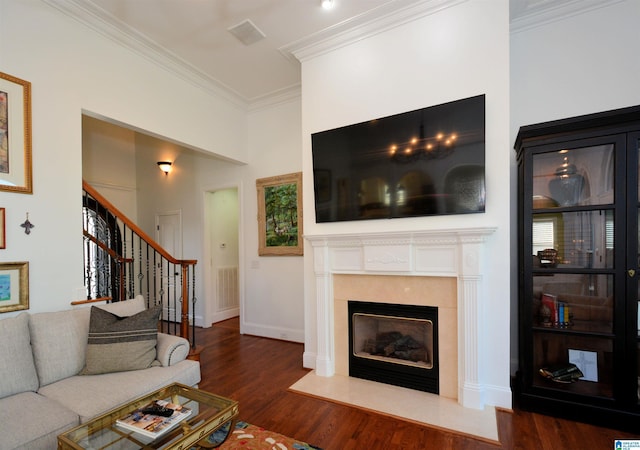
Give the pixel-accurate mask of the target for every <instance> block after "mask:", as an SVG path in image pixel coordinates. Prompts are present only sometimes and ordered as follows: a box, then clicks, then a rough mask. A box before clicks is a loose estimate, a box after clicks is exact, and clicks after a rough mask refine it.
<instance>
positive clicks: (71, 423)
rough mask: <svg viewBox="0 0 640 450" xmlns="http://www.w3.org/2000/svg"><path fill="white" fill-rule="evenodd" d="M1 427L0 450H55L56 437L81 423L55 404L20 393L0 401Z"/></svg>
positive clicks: (48, 400) (31, 394) (33, 394)
mask: <svg viewBox="0 0 640 450" xmlns="http://www.w3.org/2000/svg"><path fill="white" fill-rule="evenodd" d="M0 424H2V430H3V432H2V437H0V450H9V449H11V450H15V449H22V450H33V449H54V448H56V447H57V442H58V435H59V434H60V433H63V432H65V431H66V430H68V429H70V428H73V427H75V426H78V425H79V424H80V420H79V418H78V415H77V414H76V413H75V412H73V411H71V410H69V409H67V408H65V407H64V406H62V405H61V404H60V403H58V402H57V401H55V400H51V399H48V398H47V397H43V396H42V395H38V394H36V393H35V392H23V393H21V394H17V395H12V396H11V397H6V398H3V399H1V400H0Z"/></svg>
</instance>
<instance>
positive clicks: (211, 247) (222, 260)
mask: <svg viewBox="0 0 640 450" xmlns="http://www.w3.org/2000/svg"><path fill="white" fill-rule="evenodd" d="M238 198H239V196H238V187H237V186H232V187H224V188H219V189H214V190H209V191H206V192H205V206H204V211H205V220H204V223H205V230H204V233H205V239H204V242H205V249H204V261H206V265H205V268H204V270H205V277H204V280H205V296H206V299H207V300H206V304H205V307H204V312H205V314H204V323H203V325H202V326H204V327H208V326H211V325H212V324H214V323H216V322H221V321H223V320H227V319H230V318H232V317H237V316H239V315H240V297H241V289H240V286H241V283H240V278H241V271H240V240H239V230H240V228H239V224H240V220H239V216H240V214H239V203H238Z"/></svg>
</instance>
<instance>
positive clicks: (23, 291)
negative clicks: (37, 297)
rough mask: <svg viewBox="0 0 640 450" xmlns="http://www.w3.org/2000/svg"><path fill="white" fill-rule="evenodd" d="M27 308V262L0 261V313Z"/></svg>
mask: <svg viewBox="0 0 640 450" xmlns="http://www.w3.org/2000/svg"><path fill="white" fill-rule="evenodd" d="M21 309H29V263H28V262H10V263H0V313H6V312H10V311H19V310H21Z"/></svg>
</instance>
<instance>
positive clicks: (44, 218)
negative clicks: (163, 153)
mask: <svg viewBox="0 0 640 450" xmlns="http://www.w3.org/2000/svg"><path fill="white" fill-rule="evenodd" d="M0 70H1V71H2V72H5V73H8V74H11V75H13V76H16V77H19V78H22V79H25V80H27V81H30V82H31V83H32V109H33V120H32V136H33V195H25V194H14V193H4V192H3V193H0V204H1V205H2V206H3V207H5V208H6V213H7V235H6V238H7V248H6V249H5V250H0V252H1V257H2V260H3V261H29V263H30V266H29V275H30V310H31V312H38V311H51V310H59V309H66V308H69V307H70V304H69V303H70V301H71V300H74V299H76V298H79V297H78V292H79V288H81V287H82V286H83V279H82V272H83V271H82V228H81V226H82V221H81V189H82V188H81V175H82V159H81V155H82V150H81V148H82V112H83V110H85V111H89V112H91V113H92V114H97V115H102V116H104V117H108V118H112V119H114V120H118V121H121V122H123V123H127V124H130V125H132V126H133V127H136V128H139V129H141V130H146V131H148V132H150V133H153V134H156V135H158V136H169V135H170V136H171V138H172V139H174V140H175V141H177V142H183V143H186V144H188V146H191V147H194V148H200V149H203V150H205V151H212V152H217V153H219V154H222V155H225V156H228V157H232V158H234V159H238V160H246V158H247V145H246V143H247V131H246V130H247V120H246V112H245V111H244V110H243V109H242V108H240V107H238V106H237V105H235V104H231V103H230V102H229V101H225V100H222V99H220V98H218V97H216V96H214V95H213V94H212V93H211V92H209V91H203V89H201V88H196V87H195V86H194V85H192V84H190V83H187V82H185V81H184V80H182V79H181V78H179V77H177V76H175V75H173V74H171V73H169V72H167V71H165V70H163V69H162V68H161V67H160V66H158V65H156V64H153V63H151V62H150V61H149V60H148V59H147V58H144V57H142V56H141V55H139V54H136V53H134V52H132V51H130V50H126V49H124V48H123V47H122V46H120V45H119V44H117V43H115V42H114V41H112V40H110V39H107V38H105V37H103V36H102V35H100V34H98V33H96V32H95V31H91V30H89V29H88V28H87V27H86V26H84V25H82V24H80V23H79V22H77V21H75V20H72V19H70V18H68V17H67V16H65V15H63V14H61V13H60V12H59V11H58V10H56V9H54V8H52V7H51V6H49V5H48V4H47V3H45V2H43V1H40V0H2V1H0ZM154 170H156V171H158V169H157V168H154ZM158 172H159V171H158ZM27 212H29V219H30V221H31V222H33V224H35V226H36V227H35V228H34V229H33V230H32V232H31V234H30V235H28V236H27V235H26V234H25V233H24V231H23V229H22V228H20V226H19V224H20V223H22V222H23V221H24V220H25V217H26V213H27ZM45 249H46V250H45ZM185 256H186V257H189V256H191V255H189V253H188V251H187V249H185Z"/></svg>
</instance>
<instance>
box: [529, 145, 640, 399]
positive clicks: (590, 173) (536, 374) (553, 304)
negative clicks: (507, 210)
mask: <svg viewBox="0 0 640 450" xmlns="http://www.w3.org/2000/svg"><path fill="white" fill-rule="evenodd" d="M545 150H546V151H544V152H539V153H534V154H533V155H532V161H531V164H532V168H533V174H532V183H531V186H532V195H531V197H530V198H531V201H532V204H531V224H530V226H531V229H530V232H531V241H530V242H531V250H530V251H531V255H532V272H531V273H532V280H531V285H530V286H531V297H530V298H531V309H530V311H531V315H532V317H531V323H532V355H533V365H532V371H533V373H532V374H531V375H532V380H533V386H534V387H540V388H546V389H560V390H563V391H568V392H571V393H578V394H584V395H597V396H599V397H604V398H611V397H613V395H614V388H613V386H614V381H613V379H614V357H613V355H614V351H615V345H616V344H615V339H614V336H615V326H614V311H615V301H614V298H615V297H614V294H615V281H616V280H615V273H614V269H615V267H614V266H615V258H614V257H615V255H614V238H615V229H616V227H615V219H616V214H615V213H616V209H615V204H614V202H615V180H614V173H615V170H614V169H615V145H614V143H610V142H609V143H604V144H598V145H590V146H584V147H578V148H565V147H558V146H550V147H549V148H548V149H545ZM639 298H640V297H639ZM571 364H575V365H576V366H577V367H578V368H579V369H580V372H581V373H580V374H579V375H580V376H579V378H578V377H577V375H571V374H569V375H567V376H566V377H564V376H559V377H550V376H549V373H550V372H556V371H560V372H561V371H562V370H564V369H568V368H569V367H571ZM572 376H575V377H576V378H577V379H578V380H579V382H576V379H574V378H572Z"/></svg>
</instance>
